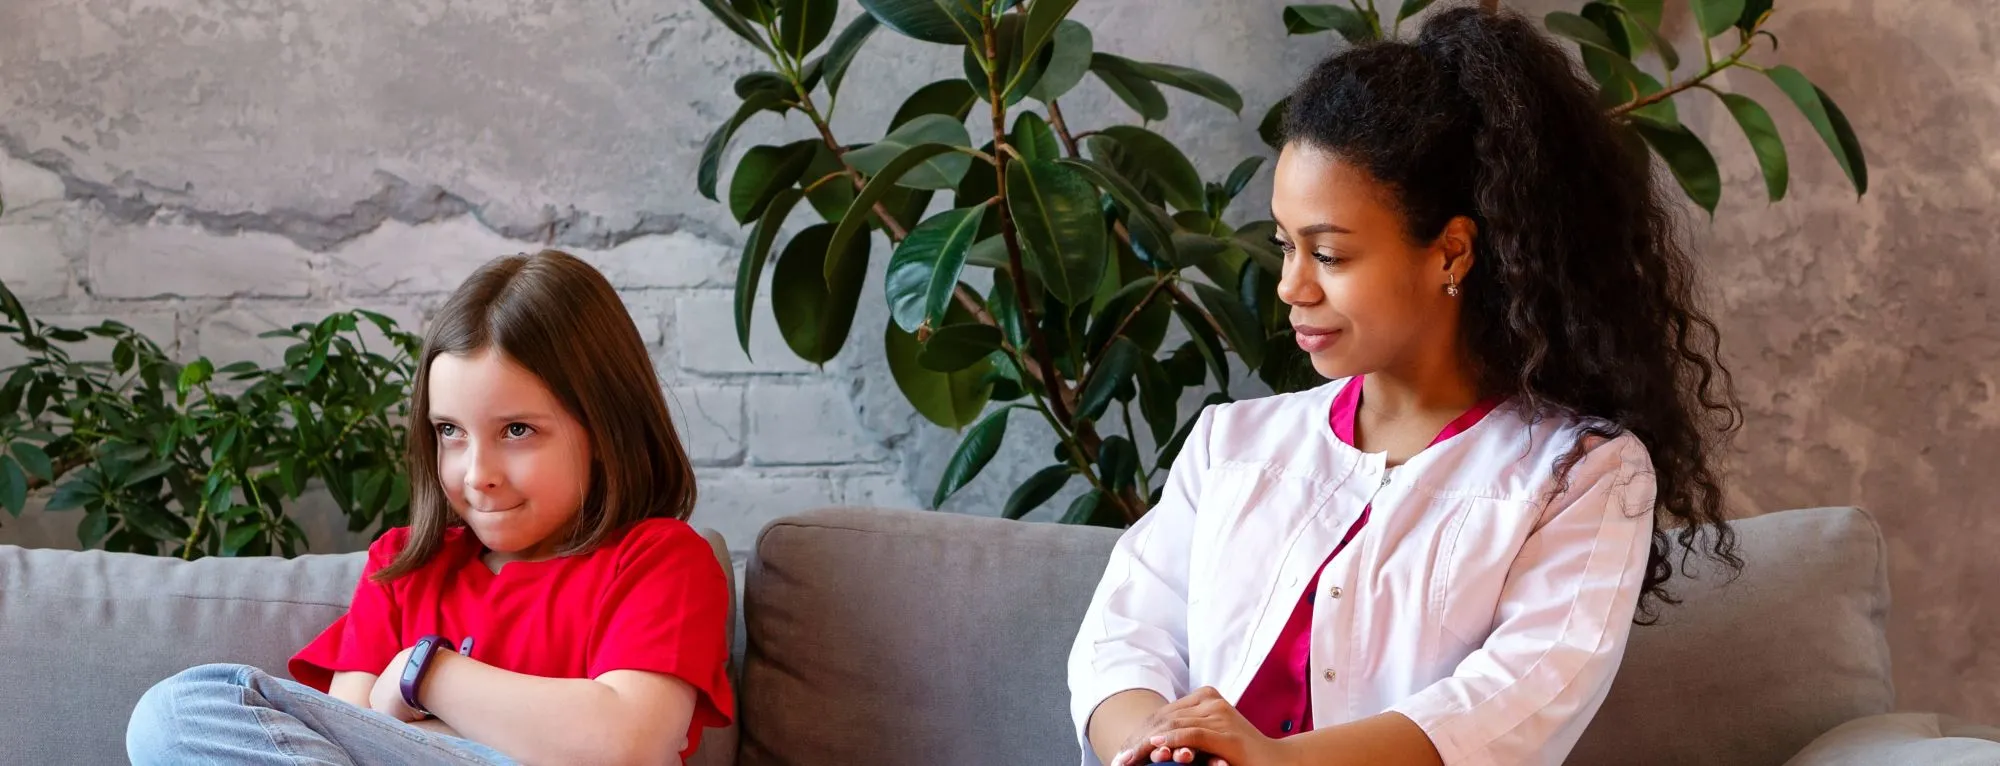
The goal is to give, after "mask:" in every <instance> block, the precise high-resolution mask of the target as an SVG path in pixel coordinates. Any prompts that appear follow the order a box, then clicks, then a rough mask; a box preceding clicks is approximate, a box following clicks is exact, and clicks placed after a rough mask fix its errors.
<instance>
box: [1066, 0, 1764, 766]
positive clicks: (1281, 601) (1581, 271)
mask: <svg viewBox="0 0 2000 766" xmlns="http://www.w3.org/2000/svg"><path fill="white" fill-rule="evenodd" d="M1284 131H1285V138H1286V140H1285V143H1284V146H1283V149H1282V152H1281V154H1280V157H1279V160H1278V164H1277V166H1276V176H1275V181H1274V190H1273V193H1272V200H1271V207H1272V214H1273V217H1274V218H1275V219H1276V220H1277V222H1278V232H1279V233H1278V245H1279V246H1280V247H1281V248H1282V250H1283V251H1284V254H1285V258H1284V271H1283V274H1282V277H1281V279H1280V284H1279V287H1278V294H1279V297H1280V298H1282V299H1283V300H1284V301H1285V302H1286V303H1287V304H1289V306H1290V307H1291V320H1292V323H1293V325H1294V329H1295V331H1296V338H1297V341H1298V343H1299V345H1300V347H1301V348H1303V349H1304V350H1305V351H1306V352H1307V353H1308V354H1309V356H1310V357H1311V359H1312V364H1313V367H1314V369H1315V370H1316V371H1317V372H1318V373H1319V374H1320V375H1322V376H1324V377H1325V378H1327V379H1328V380H1329V381H1330V382H1329V383H1327V384H1326V385H1324V386H1321V387H1319V388H1317V389H1314V390H1310V391H1305V392H1302V393H1296V394H1288V395H1283V396H1274V397H1270V398H1266V399H1259V400H1254V401H1245V402H1238V403H1234V404H1228V405H1222V406H1219V407H1215V408H1213V409H1210V410H1208V411H1207V412H1204V413H1203V414H1202V416H1201V418H1200V419H1199V422H1198V424H1197V425H1196V426H1195V428H1194V431H1193V433H1192V434H1191V435H1190V436H1189V438H1188V439H1187V443H1186V447H1185V448H1184V450H1183V451H1182V453H1181V455H1180V457H1179V459H1178V460H1177V461H1176V462H1175V464H1174V467H1173V470H1172V473H1171V475H1170V478H1169V479H1168V485H1167V487H1166V490H1165V493H1164V495H1163V497H1162V499H1161V501H1160V502H1159V504H1158V505H1157V506H1156V507H1155V508H1154V509H1153V510H1152V511H1151V512H1150V513H1149V514H1148V515H1147V516H1146V517H1145V518H1144V519H1142V520H1141V521H1140V522H1139V523H1138V524H1135V525H1134V526H1133V527H1132V528H1131V529H1130V530H1129V531H1127V532H1126V534H1125V535H1124V537H1123V538H1122V539H1121V540H1120V541H1119V544H1118V546H1117V548H1116V550H1115V551H1114V553H1113V554H1112V557H1111V560H1110V563H1109V564H1108V566H1107V567H1106V571H1105V574H1104V578H1103V581H1102V582H1101V583H1100V585H1099V587H1098V589H1097V593H1096V596H1095V598H1094V599H1093V600H1092V602H1091V605H1090V609H1089V612H1088V613H1087V614H1086V616H1085V619H1084V622H1083V625H1082V627H1081V629H1080V630H1079V633H1078V636H1077V639H1076V643H1075V646H1074V647H1073V649H1072V652H1071V656H1070V663H1069V674H1070V688H1071V692H1072V705H1071V707H1072V713H1073V716H1074V719H1075V723H1076V726H1077V730H1078V734H1079V737H1080V739H1081V741H1082V744H1083V746H1084V759H1083V760H1084V763H1085V764H1086V766H1090V765H1091V764H1097V763H1111V764H1115V766H1125V764H1140V763H1148V762H1155V761H1166V760H1175V761H1181V762H1191V761H1193V760H1195V759H1196V758H1197V757H1203V758H1211V759H1213V760H1214V761H1215V762H1219V763H1226V764H1229V765H1230V766H1267V765H1269V764H1278V765H1280V766H1283V765H1285V764H1295V763H1296V764H1345V763H1366V764H1392V765H1393V764H1435V763H1448V764H1460V763H1468V764H1514V763H1534V764H1557V763H1561V762H1562V760H1563V759H1564V757H1565V756H1566V755H1567V754H1568V752H1569V750H1570V748H1571V747H1572V746H1574V745H1575V743H1576V741H1577V738H1578V737H1579V736H1581V734H1582V732H1583V729H1584V727H1585V725H1586V724H1588V723H1589V721H1590V718H1591V716H1592V715H1593V714H1594V713H1595V712H1596V711H1597V708H1598V706H1599V705H1600V704H1602V702H1603V701H1604V697H1605V694H1606V693H1607V692H1608V691H1609V690H1610V687H1611V680H1612V676H1613V674H1614V673H1615V672H1616V671H1617V669H1618V664H1619V661H1620V659H1621V657H1622V655H1623V653H1624V650H1625V644H1626V639H1627V637H1628V635H1629V633H1630V631H1631V627H1632V625H1633V624H1634V622H1635V620H1637V621H1641V622H1643V621H1644V620H1645V619H1646V618H1647V617H1650V616H1651V615H1653V614H1654V613H1655V610H1656V608H1657V607H1659V606H1660V605H1662V604H1671V603H1673V599H1672V597H1671V595H1670V594H1669V593H1668V592H1667V591H1666V589H1665V585H1666V584H1667V581H1668V580H1669V579H1670V578H1671V576H1672V574H1673V566H1672V564H1671V562H1670V561H1669V560H1668V558H1667V550H1668V549H1667V544H1668V540H1667V535H1668V533H1669V530H1673V531H1674V533H1675V534H1678V535H1679V537H1680V539H1681V541H1682V543H1684V544H1696V543H1697V537H1698V536H1699V535H1701V534H1704V533H1706V534H1710V535H1712V538H1711V543H1710V545H1709V546H1708V552H1709V553H1710V554H1711V555H1712V556H1714V557H1715V558H1716V559H1718V560H1720V561H1722V562H1725V563H1726V564H1727V565H1729V566H1731V567H1740V562H1739V561H1738V560H1737V558H1736V556H1735V554H1734V541H1733V538H1732V536H1731V534H1730V531H1729V528H1728V526H1727V525H1726V524H1725V523H1724V521H1723V516H1722V509H1721V491H1720V488H1719V487H1718V477H1717V469H1716V467H1715V465H1714V458H1713V453H1714V452H1715V450H1716V449H1718V446H1719V444H1720V442H1721V440H1722V437H1724V436H1726V434H1727V433H1729V432H1730V431H1733V430H1734V429H1735V427H1736V424H1737V411H1736V409H1735V406H1734V403H1733V399H1732V397H1731V394H1730V392H1729V382H1728V381H1729V378H1728V372H1727V370H1725V369H1724V368H1723V367H1722V366H1721V364H1720V363H1719V362H1718V361H1717V359H1716V349H1717V338H1716V333H1715V327H1714V325H1713V324H1712V323H1711V322H1710V321H1709V319H1708V318H1707V317H1706V316H1705V315H1704V313H1703V312H1702V311H1701V309H1700V308H1699V307H1698V306H1697V305H1696V301H1695V294H1696V292H1697V290H1696V284H1695V273H1694V265H1693V263H1692V262H1691V260H1690V257H1689V254H1688V252H1687V249H1686V246H1685V244H1684V243H1683V242H1682V241H1681V239H1680V235H1679V233H1678V232H1677V230H1676V229H1675V227H1674V223H1673V221H1674V218H1673V208H1672V207H1671V206H1670V205H1669V204H1668V203H1667V202H1666V201H1665V198H1664V197H1663V196H1662V195H1660V194H1659V193H1657V187H1656V181H1657V180H1658V179H1656V177H1655V176H1654V174H1653V172H1652V169H1651V165H1650V161H1649V158H1648V157H1647V156H1646V155H1645V153H1644V150H1643V148H1642V147H1638V146H1635V145H1634V144H1633V143H1632V142H1631V141H1630V140H1629V139H1628V134H1627V133H1625V132H1624V129H1623V128H1621V127H1620V126H1617V125H1615V124H1614V123H1613V122H1612V121H1611V120H1610V119H1608V118H1607V117H1606V116H1604V114H1603V112H1602V111H1601V109H1600V107H1599V106H1598V104H1597V102H1596V98H1595V88H1594V87H1592V86H1590V85H1589V84H1587V83H1586V82H1585V81H1584V80H1583V79H1581V78H1580V77H1579V76H1578V75H1577V73H1576V71H1575V69H1574V68H1573V66H1572V65H1571V62H1570V59H1569V58H1568V56H1567V55H1566V54H1565V53H1564V51H1563V50H1562V49H1561V48H1560V47H1558V46H1557V44H1556V43H1555V42H1554V41H1552V40H1550V39H1549V38H1547V37H1545V36H1543V35H1542V34H1541V33H1539V32H1538V31H1537V30H1536V29H1535V28H1534V27H1533V26H1531V25H1530V24H1529V23H1528V22H1526V21H1524V20H1522V19H1521V18H1519V17H1517V16H1514V15H1511V14H1506V13H1499V14H1495V13H1491V12H1485V11H1479V10H1476V9H1471V8H1460V9H1453V10H1448V11H1445V12H1442V13H1439V14H1437V15H1436V16H1435V17H1433V19H1432V20H1431V21H1430V22H1429V23H1428V24H1426V25H1425V27H1424V30H1423V32H1422V34H1421V36H1420V37H1419V39H1418V40H1417V41H1416V42H1414V43H1400V42H1386V43H1377V44H1373V45H1368V46H1363V47H1359V48H1355V49H1351V50H1348V51H1346V52H1343V53H1341V54H1339V55H1336V56H1333V57H1331V58H1329V59H1328V60H1326V61H1324V62H1322V63H1321V64H1319V65H1318V66H1317V67H1316V68H1315V69H1314V70H1313V71H1312V72H1311V73H1310V74H1309V75H1307V77H1306V78H1305V80H1304V81H1303V82H1302V83H1301V84H1300V85H1299V87H1298V89H1297V90H1296V91H1295V92H1294V93H1293V94H1292V96H1291V102H1290V108H1289V112H1288V114H1287V117H1286V121H1285V126H1284ZM1704 530H1705V532H1704Z"/></svg>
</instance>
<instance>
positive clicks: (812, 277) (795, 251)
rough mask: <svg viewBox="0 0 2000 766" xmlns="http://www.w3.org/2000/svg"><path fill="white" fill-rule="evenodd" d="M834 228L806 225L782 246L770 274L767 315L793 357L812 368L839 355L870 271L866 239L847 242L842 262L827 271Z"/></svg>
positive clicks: (825, 224)
mask: <svg viewBox="0 0 2000 766" xmlns="http://www.w3.org/2000/svg"><path fill="white" fill-rule="evenodd" d="M833 228H834V226H833V224H828V223H822V224H815V225H813V226H809V227H807V228H806V229H805V230H804V231H801V232H799V234H798V236H796V237H793V238H792V241H791V242H790V243H789V244H787V245H785V252H784V255H781V256H779V257H778V266H777V268H776V269H774V270H773V271H772V273H771V311H772V313H773V314H774V315H776V317H777V319H778V332H779V334H781V335H783V336H784V338H785V345H788V346H791V348H792V353H795V354H798V355H799V358H801V359H804V360H806V361H808V362H812V363H813V364H826V363H827V362H828V361H830V360H832V359H833V358H834V357H835V356H837V355H839V353H840V347H841V346H842V345H843V344H845V343H846V342H847V331H848V329H849V328H851V327H852V326H853V325H854V310H855V308H856V307H857V306H858V305H859V304H860V302H861V283H862V280H863V279H864V278H865V277H866V276H867V273H868V238H866V237H860V238H855V239H852V240H849V242H848V243H847V245H846V248H845V249H846V252H845V253H843V254H842V255H841V257H840V259H839V260H840V263H839V265H838V267H837V268H835V269H834V270H832V271H828V270H827V269H826V266H827V256H828V253H829V243H830V242H831V240H832V238H833V237H832V231H833Z"/></svg>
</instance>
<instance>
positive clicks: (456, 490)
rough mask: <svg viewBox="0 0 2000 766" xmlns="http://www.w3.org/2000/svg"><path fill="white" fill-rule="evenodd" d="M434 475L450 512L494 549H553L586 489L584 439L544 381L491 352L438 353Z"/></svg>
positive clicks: (511, 556)
mask: <svg viewBox="0 0 2000 766" xmlns="http://www.w3.org/2000/svg"><path fill="white" fill-rule="evenodd" d="M429 393H430V417H431V423H430V425H431V427H432V428H434V429H436V431H437V444H438V452H437V461H438V480H439V482H440V483H442V484H443V489H444V494H445V497H446V498H448V499H449V500H450V502H451V507H452V510H454V511H456V512H457V513H458V516H459V518H461V519H463V520H464V521H465V525H466V526H467V527H468V528H470V529H471V530H472V534H473V535H475V536H477V537H478V538H479V542H480V543H482V544H484V545H485V546H486V548H487V549H488V550H490V551H492V552H493V553H494V556H492V557H491V558H490V559H489V561H488V563H490V564H493V565H495V566H497V565H499V564H501V563H505V562H507V561H516V560H525V561H536V560H540V559H545V558H548V557H550V556H552V555H554V552H555V550H556V548H557V547H558V546H560V545H561V544H562V543H563V541H564V540H566V539H568V536H569V534H570V532H571V530H572V529H573V527H574V525H575V523H576V520H577V514H578V513H580V512H581V510H582V508H583V501H584V498H585V496H586V495H587V493H588V492H589V490H590V466H591V454H590V439H589V434H587V433H585V431H584V428H583V424H582V423H579V422H577V420H576V418H575V417H573V416H571V415H570V414H569V412H568V410H566V409H564V408H563V406H562V403H561V402H559V401H557V399H556V397H555V394H553V393H551V392H550V391H549V388H548V386H546V385H544V384H543V383H542V381H541V379H540V378H538V377H536V376H535V374H534V373H531V372H529V371H528V370H527V369H526V368H524V367H522V366H521V365H519V364H516V363H515V362H514V360H512V359H509V358H507V356H506V355H505V354H502V353H500V352H498V351H496V350H493V349H486V350H482V351H480V352H478V353H475V354H471V355H463V356H462V355H458V354H439V355H438V356H437V358H436V359H435V360H433V361H432V362H431V369H430V392H429Z"/></svg>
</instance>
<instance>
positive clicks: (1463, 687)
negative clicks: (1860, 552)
mask: <svg viewBox="0 0 2000 766" xmlns="http://www.w3.org/2000/svg"><path fill="white" fill-rule="evenodd" d="M1345 383H1346V381H1344V380H1339V381H1333V382H1331V383H1328V384H1326V385H1323V386H1320V387H1318V388H1315V389H1313V390H1311V391H1305V392H1300V393H1296V394H1287V395H1282V396H1273V397H1269V398H1264V399H1256V400H1251V401H1243V402H1236V403H1233V404H1224V405H1219V406H1217V407H1214V408H1211V409H1209V410H1208V411H1206V412H1203V413H1202V414H1201V416H1200V419H1199V420H1198V422H1197V424H1196V425H1195V427H1194V429H1193V431H1192V432H1191V433H1190V434H1189V436H1188V438H1187V443H1186V446H1185V447H1183V449H1182V451H1181V454H1180V457H1179V459H1177V460H1176V461H1175V462H1174V466H1173V470H1172V472H1171V473H1170V474H1169V476H1168V478H1167V486H1166V490H1165V492H1164V493H1163V496H1162V497H1161V500H1160V502H1159V504H1158V505H1157V506H1155V507H1154V508H1153V510H1152V511H1151V512H1149V513H1148V514H1146V516H1145V518H1143V519H1141V520H1140V521H1139V522H1138V523H1137V524H1134V525H1133V526H1132V528H1131V529H1129V530H1127V531H1126V532H1125V535H1124V536H1123V537H1122V538H1120V539H1119V541H1118V545H1117V547H1116V548H1115V549H1114V550H1113V552H1112V554H1111V559H1110V561H1109V563H1108V564H1107V565H1106V567H1105V571H1104V579H1103V581H1102V582H1100V583H1099V584H1098V587H1097V593H1096V595H1095V597H1093V598H1092V599H1091V603H1090V609H1089V611H1088V612H1087V613H1086V614H1085V615H1084V619H1083V625H1082V627H1081V628H1080V629H1079V630H1078V633H1077V637H1076V643H1075V645H1074V646H1073V647H1072V648H1071V650H1070V658H1069V685H1070V700H1071V702H1070V708H1071V714H1072V716H1073V718H1074V720H1075V723H1076V728H1077V736H1078V740H1079V742H1081V743H1082V746H1083V763H1084V766H1098V760H1097V757H1096V756H1095V754H1093V753H1092V752H1091V749H1090V744H1089V741H1088V740H1087V738H1085V736H1084V730H1085V729H1084V727H1085V725H1086V724H1087V723H1088V721H1089V717H1090V714H1091V713H1092V711H1094V710H1096V708H1097V706H1098V704H1099V703H1101V702H1103V701H1104V700H1105V699H1106V698H1108V697H1110V696H1111V695H1113V694H1116V693H1118V692H1121V691H1125V690H1128V689H1150V690H1152V691H1155V692H1158V693H1159V694H1160V696H1162V697H1166V698H1167V699H1169V700H1174V699H1179V698H1180V697H1183V696H1186V695H1187V694H1188V693H1189V692H1191V691H1192V690H1193V689H1195V688H1197V687H1201V686H1213V687H1215V688H1216V690H1217V691H1219V692H1221V693H1222V696H1223V697H1224V698H1225V699H1228V700H1231V701H1235V700H1236V699H1237V698H1238V697H1239V696H1240V695H1241V694H1242V693H1243V690H1244V688H1245V687H1247V686H1248V685H1249V683H1250V679H1251V677H1252V676H1253V675H1254V674H1255V673H1256V672H1257V668H1258V666H1259V665H1260V664H1261V663H1262V662H1263V661H1264V658H1265V656H1266V655H1268V654H1269V653H1270V651H1271V647H1272V645H1273V644H1274V643H1275V642H1276V640H1277V637H1278V633H1279V631H1280V630H1281V629H1282V628H1283V627H1284V624H1285V621H1286V619H1287V618H1289V617H1290V616H1291V612H1292V610H1293V608H1294V607H1295V606H1296V605H1297V604H1298V601H1299V597H1300V596H1301V589H1303V588H1304V587H1305V584H1306V582H1307V581H1308V580H1310V579H1311V578H1312V575H1313V572H1314V571H1315V570H1316V569H1317V568H1318V567H1319V566H1320V564H1321V563H1322V562H1325V561H1326V557H1327V554H1329V553H1331V552H1332V551H1333V548H1334V545H1335V544H1336V543H1338V542H1339V541H1340V538H1341V536H1342V535H1343V534H1344V533H1345V532H1346V531H1347V529H1348V527H1349V526H1350V525H1351V524H1353V522H1354V520H1355V518H1356V517H1357V516H1358V515H1360V513H1361V511H1362V509H1363V508H1365V507H1367V506H1368V505H1369V504H1370V502H1371V501H1372V502H1373V504H1374V511H1373V512H1372V514H1371V515H1370V517H1369V521H1368V524H1367V525H1366V526H1364V527H1363V528H1362V529H1361V532H1360V534H1359V536H1357V537H1356V538H1355V539H1354V541H1353V542H1352V543H1350V544H1349V545H1348V547H1347V549H1346V550H1344V551H1342V552H1341V554H1340V556H1339V557H1338V558H1336V559H1334V560H1333V561H1332V563H1330V564H1327V567H1326V571H1325V574H1324V575H1322V576H1321V578H1320V582H1319V590H1320V593H1319V595H1318V596H1317V598H1318V599H1319V600H1318V602H1317V603H1316V604H1315V605H1314V610H1313V621H1312V663H1311V675H1310V676H1309V682H1310V686H1311V689H1312V715H1313V720H1314V721H1316V722H1318V723H1317V724H1316V725H1317V726H1318V727H1319V728H1326V727H1330V726H1333V725H1336V724H1339V723H1343V722H1347V721H1352V720H1356V719H1360V718H1366V717H1368V716H1372V715H1375V714H1378V713H1382V712H1384V711H1389V710H1394V711H1396V712H1399V713H1402V714H1404V715H1406V716H1408V717H1409V718H1410V719H1411V720H1413V721H1415V722H1416V723H1417V725H1418V726H1421V727H1422V728H1423V730H1424V732H1425V733H1427V734H1429V735H1430V738H1431V742H1432V743H1434V744H1435V745H1436V746H1437V749H1438V752H1439V753H1441V754H1442V755H1443V756H1444V762H1445V763H1446V764H1449V765H1451V766H1457V765H1458V764H1559V763H1561V762H1562V761H1563V759H1564V757H1565V756H1566V755H1567V754H1568V753H1569V751H1570V748H1571V747H1573V746H1574V745H1575V744H1576V741H1577V738H1578V737H1579V736H1580V735H1582V733H1583V728H1584V726H1585V725H1586V724H1587V723H1589V721H1590V718H1591V716H1592V715H1594V714H1595V713H1596V711H1597V708H1598V706H1599V705H1600V704H1602V703H1603V701H1604V696H1605V693H1606V692H1608V691H1609V690H1610V688H1611V678H1612V675H1613V674H1614V673H1615V672H1616V671H1617V670H1618V663H1619V661H1620V659H1621V658H1622V656H1623V654H1624V651H1625V641H1626V638H1627V636H1628V635H1629V634H1630V632H1631V628H1632V618H1633V616H1634V611H1635V610H1636V608H1637V605H1638V598H1639V591H1640V586H1641V584H1642V583H1643V581H1644V579H1645V574H1646V557H1647V552H1648V550H1649V544H1650V542H1651V535H1652V531H1653V500H1654V482H1653V473H1652V462H1651V460H1650V459H1649V458H1648V456H1647V453H1646V448H1645V447H1644V445H1642V444H1640V442H1639V440H1638V439H1637V438H1635V437H1633V436H1632V435H1630V434H1626V435H1623V436H1620V437H1618V438H1616V439H1612V440H1609V441H1602V440H1597V441H1598V443H1596V444H1594V445H1593V447H1592V448H1591V449H1590V450H1589V451H1588V453H1587V454H1586V455H1585V456H1584V457H1583V458H1582V459H1580V460H1579V461H1578V462H1577V463H1576V465H1575V466H1574V467H1573V468H1572V469H1571V470H1570V471H1569V487H1568V489H1567V490H1566V491H1564V492H1563V493H1562V494H1561V495H1560V496H1558V497H1555V498H1553V501H1552V502H1551V499H1550V492H1552V491H1553V490H1554V488H1555V486H1556V477H1555V476H1554V474H1553V471H1554V466H1555V464H1556V463H1557V461H1559V460H1560V459H1561V458H1562V457H1563V456H1564V455H1565V454H1566V453H1568V452H1569V450H1571V449H1572V448H1573V447H1574V445H1575V444H1576V443H1577V440H1578V439H1579V438H1582V436H1583V433H1582V424H1581V423H1580V422H1578V421H1576V420H1574V419H1557V418H1548V419H1544V420H1542V421H1541V422H1539V423H1530V422H1528V420H1527V418H1526V416H1525V414H1524V413H1523V412H1521V410H1520V408H1518V407H1517V406H1515V404H1514V403H1513V402H1505V403H1502V404H1501V405H1500V406H1499V407H1497V408H1495V409H1494V410H1493V411H1492V412H1491V413H1489V414H1488V415H1487V416H1486V417H1485V419H1483V420H1481V421H1480V422H1479V423H1477V424H1476V425H1474V426H1472V428H1471V429H1469V430H1467V431H1465V432H1463V433H1460V434H1459V435H1457V436H1454V437H1452V438H1450V439H1448V440H1446V441H1444V442H1442V443H1439V444H1437V445H1434V446H1432V447H1431V448H1429V449H1426V450H1424V451H1423V452H1421V453H1419V454H1418V455H1416V456H1415V457H1414V458H1412V459H1411V460H1410V461H1409V462H1408V463H1406V464H1405V465H1403V466H1400V467H1397V468H1396V469H1394V470H1393V471H1390V472H1388V478H1387V479H1385V478H1384V476H1385V471H1384V466H1385V460H1384V455H1383V454H1381V453H1365V452H1361V451H1359V450H1356V449H1354V448H1353V447H1350V446H1348V445H1347V444H1346V443H1344V442H1342V441H1340V439H1338V438H1336V437H1335V436H1334V434H1333V432H1332V429H1331V428H1329V427H1328V423H1327V416H1328V413H1329V410H1330V407H1331V405H1332V401H1333V398H1334V396H1335V394H1336V393H1338V392H1339V391H1340V389H1341V387H1342V386H1343V385H1345ZM1250 766H1254V764H1253V765H1250Z"/></svg>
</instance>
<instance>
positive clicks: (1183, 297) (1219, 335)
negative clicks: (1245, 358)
mask: <svg viewBox="0 0 2000 766" xmlns="http://www.w3.org/2000/svg"><path fill="white" fill-rule="evenodd" d="M1167 294H1168V295H1172V296H1174V300H1177V301H1180V302H1181V305H1184V306H1187V307H1188V308H1190V309H1193V310H1194V313H1196V314H1199V315H1201V318H1202V319H1203V320H1205V321H1207V322H1208V327H1209V329H1211V330H1214V331H1215V339H1216V340H1217V341H1220V342H1221V343H1223V344H1224V345H1228V344H1229V334H1228V333H1225V332H1223V331H1222V323H1221V322H1217V321H1215V315H1214V314H1210V313H1208V309H1206V308H1203V307H1202V305H1201V304H1199V303H1196V302H1195V300H1194V299H1193V298H1190V297H1188V294H1187V293H1184V292H1181V289H1180V288H1179V287H1176V286H1174V285H1167ZM1235 350H1236V349H1234V348H1232V349H1230V351H1235Z"/></svg>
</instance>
